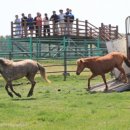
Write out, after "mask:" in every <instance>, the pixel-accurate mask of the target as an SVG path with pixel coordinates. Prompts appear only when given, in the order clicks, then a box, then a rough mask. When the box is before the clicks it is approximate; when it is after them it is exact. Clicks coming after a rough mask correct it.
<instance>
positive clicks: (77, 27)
mask: <svg viewBox="0 0 130 130" xmlns="http://www.w3.org/2000/svg"><path fill="white" fill-rule="evenodd" d="M76 36H79V20H78V19H76Z"/></svg>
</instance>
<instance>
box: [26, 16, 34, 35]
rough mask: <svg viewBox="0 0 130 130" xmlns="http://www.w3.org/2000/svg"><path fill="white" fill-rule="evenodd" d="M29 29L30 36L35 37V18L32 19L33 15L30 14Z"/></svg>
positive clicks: (28, 19)
mask: <svg viewBox="0 0 130 130" xmlns="http://www.w3.org/2000/svg"><path fill="white" fill-rule="evenodd" d="M27 27H28V28H29V31H30V36H31V37H33V31H34V22H33V18H32V15H31V14H28V18H27Z"/></svg>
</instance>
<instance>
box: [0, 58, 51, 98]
mask: <svg viewBox="0 0 130 130" xmlns="http://www.w3.org/2000/svg"><path fill="white" fill-rule="evenodd" d="M38 71H40V74H41V76H42V77H43V78H44V79H45V80H46V81H47V82H50V81H49V80H48V78H47V76H46V71H45V68H44V67H43V66H42V65H41V64H39V63H38V62H36V61H33V60H30V59H27V60H22V61H18V62H14V61H12V60H8V59H4V58H0V73H1V75H2V76H3V78H4V79H5V81H6V85H5V89H6V91H7V93H8V95H9V96H11V97H13V94H12V93H11V92H10V91H9V90H8V87H10V89H11V91H12V92H13V93H14V94H15V95H16V96H18V97H21V95H20V94H19V93H17V92H15V91H14V89H13V85H12V81H13V80H17V79H20V78H22V77H24V76H25V77H26V78H27V79H28V80H29V81H30V82H31V88H30V90H29V93H28V95H27V96H28V97H30V96H32V95H33V89H34V86H35V84H36V82H35V80H34V77H35V75H36V74H37V72H38Z"/></svg>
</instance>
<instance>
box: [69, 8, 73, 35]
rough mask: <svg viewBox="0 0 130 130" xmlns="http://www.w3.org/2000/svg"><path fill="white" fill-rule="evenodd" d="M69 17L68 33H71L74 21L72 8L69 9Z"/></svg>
mask: <svg viewBox="0 0 130 130" xmlns="http://www.w3.org/2000/svg"><path fill="white" fill-rule="evenodd" d="M69 19H70V25H69V27H70V34H72V29H73V22H74V15H73V14H72V10H71V9H70V10H69Z"/></svg>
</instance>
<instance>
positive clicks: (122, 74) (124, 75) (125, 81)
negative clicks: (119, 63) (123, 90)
mask: <svg viewBox="0 0 130 130" xmlns="http://www.w3.org/2000/svg"><path fill="white" fill-rule="evenodd" d="M117 69H118V70H119V71H120V72H121V73H120V75H121V78H122V76H123V77H124V83H127V82H128V78H127V76H126V74H125V70H124V69H123V68H122V67H117Z"/></svg>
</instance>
